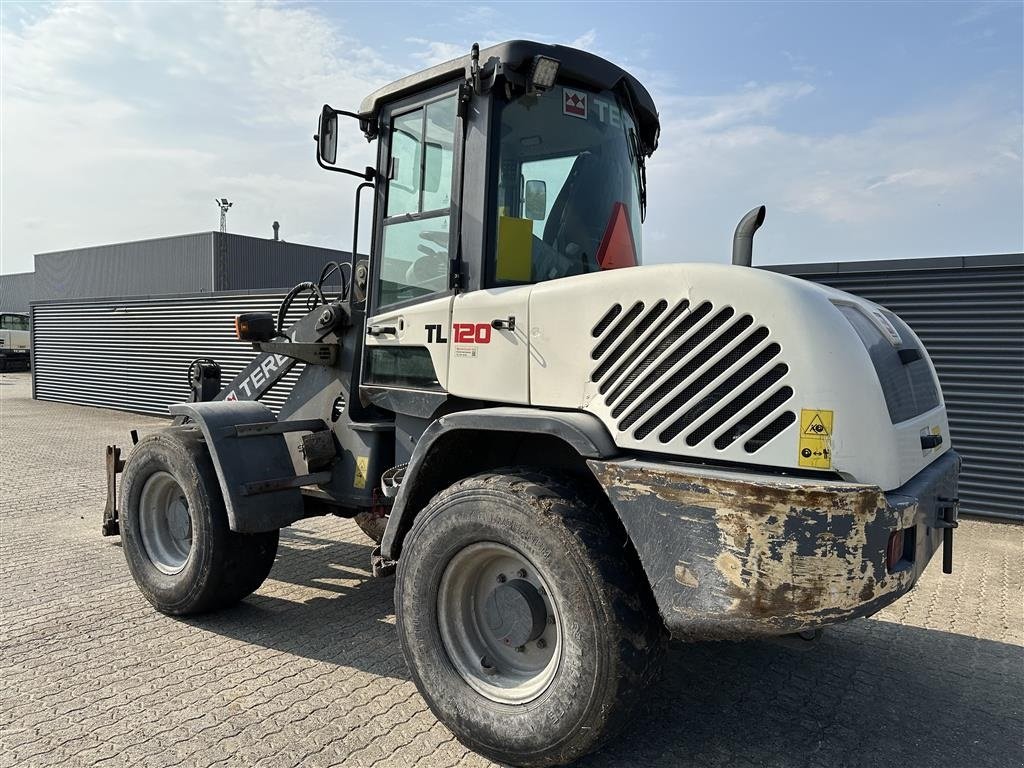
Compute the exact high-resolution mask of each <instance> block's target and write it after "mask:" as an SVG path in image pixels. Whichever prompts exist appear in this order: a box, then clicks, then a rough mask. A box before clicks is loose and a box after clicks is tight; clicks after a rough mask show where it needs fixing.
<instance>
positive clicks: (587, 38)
mask: <svg viewBox="0 0 1024 768" xmlns="http://www.w3.org/2000/svg"><path fill="white" fill-rule="evenodd" d="M596 44H597V30H596V29H588V30H587V31H586V32H584V33H583V34H582V35H580V36H579V37H577V38H576V39H575V40H573V41H572V42H571V43H569V44H568V45H569V47H570V48H580V49H582V50H584V51H593V50H594V46H595V45H596Z"/></svg>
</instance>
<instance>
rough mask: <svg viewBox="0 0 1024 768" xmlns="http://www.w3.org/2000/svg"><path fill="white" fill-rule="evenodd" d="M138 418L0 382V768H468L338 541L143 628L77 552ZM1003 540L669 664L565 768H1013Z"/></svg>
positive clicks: (344, 531) (1019, 648)
mask: <svg viewBox="0 0 1024 768" xmlns="http://www.w3.org/2000/svg"><path fill="white" fill-rule="evenodd" d="M162 423H163V422H162V421H161V420H158V419H153V418H148V417H142V416H136V415H131V414H125V413H119V412H115V411H104V410H98V409H91V408H81V407H77V406H72V405H64V404H58V403H45V402H36V401H33V400H32V399H31V395H30V387H29V377H28V375H27V374H4V375H2V376H0V765H2V766H45V765H61V766H67V767H68V768H72V767H74V766H109V767H110V768H115V767H116V766H122V765H138V766H147V767H150V766H158V767H161V768H164V767H167V768H169V767H170V766H204V767H205V766H284V767H288V766H296V767H298V766H309V767H310V768H313V767H315V766H328V765H345V766H481V765H487V764H488V763H487V761H486V760H484V759H483V758H481V757H480V756H478V755H476V754H474V753H472V752H470V751H468V750H467V749H466V748H465V747H463V746H462V745H461V744H460V743H459V742H458V741H456V740H455V739H454V738H453V737H452V735H451V733H450V732H449V731H448V730H447V729H446V728H445V727H444V726H443V725H441V724H440V723H438V722H437V720H435V719H434V717H433V716H432V715H431V714H430V712H429V710H428V709H427V707H426V705H425V704H424V703H423V700H422V699H421V698H420V696H419V695H418V693H417V692H416V689H415V687H414V685H413V683H412V682H411V681H410V679H409V672H408V670H407V668H406V666H405V662H404V660H403V658H402V654H401V651H400V649H399V647H398V643H397V638H396V635H395V629H394V621H395V619H394V605H393V601H392V588H393V579H392V578H387V579H373V578H372V577H371V576H370V573H369V571H368V564H369V556H370V546H369V541H368V540H367V539H365V538H364V537H363V536H362V534H361V533H360V532H359V530H358V529H357V528H356V527H355V526H354V525H353V524H352V523H350V522H348V521H345V520H339V519H333V518H331V519H328V518H319V519H313V520H307V521H303V522H301V523H300V524H298V525H296V526H294V527H292V528H289V529H287V530H285V531H284V532H283V534H282V539H281V547H280V552H279V556H278V560H277V562H276V564H275V565H274V569H273V571H272V572H271V574H270V578H269V579H268V580H267V582H266V583H265V584H264V585H263V587H262V588H261V589H260V590H259V591H258V592H257V593H256V594H255V595H253V596H252V597H250V598H249V599H247V600H246V601H245V602H244V603H243V604H241V605H239V606H238V607H236V608H233V609H231V610H227V611H224V612H222V613H219V614H216V615H212V616H206V617H202V618H196V619H185V620H181V619H173V618H168V617H165V616H161V615H160V614H158V613H156V612H155V611H154V610H153V609H152V608H151V607H150V606H149V604H148V603H147V602H146V601H145V600H144V599H143V598H142V597H141V595H140V594H139V593H138V592H137V591H136V589H135V587H134V584H133V582H132V580H131V577H130V576H129V574H128V569H127V567H126V566H125V562H124V557H123V555H122V553H121V549H120V545H119V539H117V538H101V537H100V535H99V527H100V516H101V511H102V507H103V500H104V479H103V471H102V470H103V447H104V446H105V445H106V444H108V443H112V442H118V443H126V442H127V431H128V429H130V428H131V427H140V428H142V429H143V430H145V429H153V428H156V427H159V426H160V425H161V424H162ZM1022 554H1024V527H1022V526H1019V525H1012V524H997V523H990V522H984V521H980V520H967V521H964V522H963V523H962V525H961V528H960V530H959V532H958V533H957V546H956V558H955V572H954V574H953V575H951V576H943V575H942V573H941V567H940V563H939V562H938V559H936V560H935V561H933V563H932V565H931V566H930V568H929V569H928V571H927V573H926V574H925V575H924V577H923V579H922V580H921V582H920V584H919V585H918V586H917V588H916V589H915V590H914V591H913V592H912V593H911V594H910V595H909V596H908V597H906V598H904V599H903V600H901V601H899V602H897V603H896V604H895V605H893V606H891V607H890V608H888V609H886V610H885V611H883V612H882V613H880V614H879V615H877V616H875V617H873V618H871V619H861V620H859V621H855V622H852V623H850V624H847V625H844V626H840V627H835V628H832V629H829V630H827V631H826V632H825V635H824V637H823V638H822V639H821V640H818V641H816V642H804V641H801V640H797V639H792V638H782V639H776V640H769V641H761V642H744V643H698V644H690V645H687V644H681V643H678V644H673V645H672V646H671V647H670V650H669V653H668V655H667V659H666V663H665V675H664V678H663V679H662V681H661V682H660V683H659V684H658V685H657V686H655V687H654V688H652V690H651V691H650V695H649V697H648V702H647V710H646V712H645V713H644V716H643V718H642V719H641V720H640V722H638V723H637V725H636V726H635V727H634V728H633V730H632V731H631V732H630V733H629V734H627V735H626V737H625V738H623V739H621V740H619V741H617V742H615V743H614V744H612V745H611V746H610V747H608V748H606V749H605V750H604V751H603V752H601V753H599V754H597V755H594V756H592V757H590V758H588V759H587V760H586V761H585V765H588V766H808V767H815V766H820V767H822V768H825V767H826V766H828V767H832V766H872V767H873V768H874V767H877V766H1020V765H1021V764H1022V763H1024V746H1022V740H1024V703H1022V699H1024V615H1022V613H1024V608H1022V581H1024V576H1022V574H1024V569H1022Z"/></svg>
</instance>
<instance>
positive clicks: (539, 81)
mask: <svg viewBox="0 0 1024 768" xmlns="http://www.w3.org/2000/svg"><path fill="white" fill-rule="evenodd" d="M557 75H558V59H552V58H550V57H548V56H540V55H538V56H534V57H533V67H532V68H531V69H530V84H531V85H532V86H533V87H534V88H536V89H537V90H538V91H546V90H548V89H549V88H551V87H552V86H554V84H555V77H556V76H557Z"/></svg>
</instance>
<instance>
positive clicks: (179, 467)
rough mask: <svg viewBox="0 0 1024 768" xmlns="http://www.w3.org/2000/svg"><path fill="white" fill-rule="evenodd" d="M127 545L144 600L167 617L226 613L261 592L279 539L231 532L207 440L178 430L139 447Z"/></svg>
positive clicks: (127, 500) (128, 469)
mask: <svg viewBox="0 0 1024 768" xmlns="http://www.w3.org/2000/svg"><path fill="white" fill-rule="evenodd" d="M122 477H123V480H122V488H121V544H122V547H123V549H124V554H125V559H126V560H127V561H128V569H129V570H130V571H131V574H132V577H133V578H134V579H135V583H136V584H137V585H138V586H139V589H140V590H141V591H142V594H143V595H144V596H145V597H146V599H147V600H149V602H151V603H152V604H153V606H154V607H155V608H156V609H157V610H158V611H160V612H161V613H167V614H174V615H187V614H194V613H202V612H204V611H210V610H214V609H217V608H224V607H226V606H229V605H233V604H235V603H237V602H238V601H239V600H241V599H243V598H244V597H246V596H247V595H249V594H250V593H252V592H254V591H255V590H256V589H257V588H259V586H260V584H262V583H263V580H264V579H265V578H266V577H267V574H269V573H270V569H271V567H272V566H273V564H274V558H275V556H276V554H277V540H278V532H277V531H269V532H266V533H256V534H243V533H235V532H234V531H232V530H231V529H230V528H229V527H228V518H227V512H226V511H225V509H224V500H223V497H222V495H221V490H220V483H219V482H218V480H217V474H216V470H215V469H214V467H213V461H212V460H211V458H210V453H209V451H208V450H207V448H206V443H205V442H204V441H203V438H202V433H201V432H200V431H199V430H198V429H196V428H194V427H172V428H170V429H166V430H163V431H161V432H157V433H155V434H152V435H148V436H147V437H144V438H143V439H142V440H140V441H139V443H138V445H136V446H135V448H134V449H133V450H132V452H131V455H130V456H129V457H128V462H127V465H126V466H125V469H124V474H123V475H122Z"/></svg>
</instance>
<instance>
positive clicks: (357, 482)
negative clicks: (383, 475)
mask: <svg viewBox="0 0 1024 768" xmlns="http://www.w3.org/2000/svg"><path fill="white" fill-rule="evenodd" d="M369 471H370V457H369V456H356V476H355V477H354V478H352V485H354V486H355V487H356V488H365V487H366V473H367V472H369Z"/></svg>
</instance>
